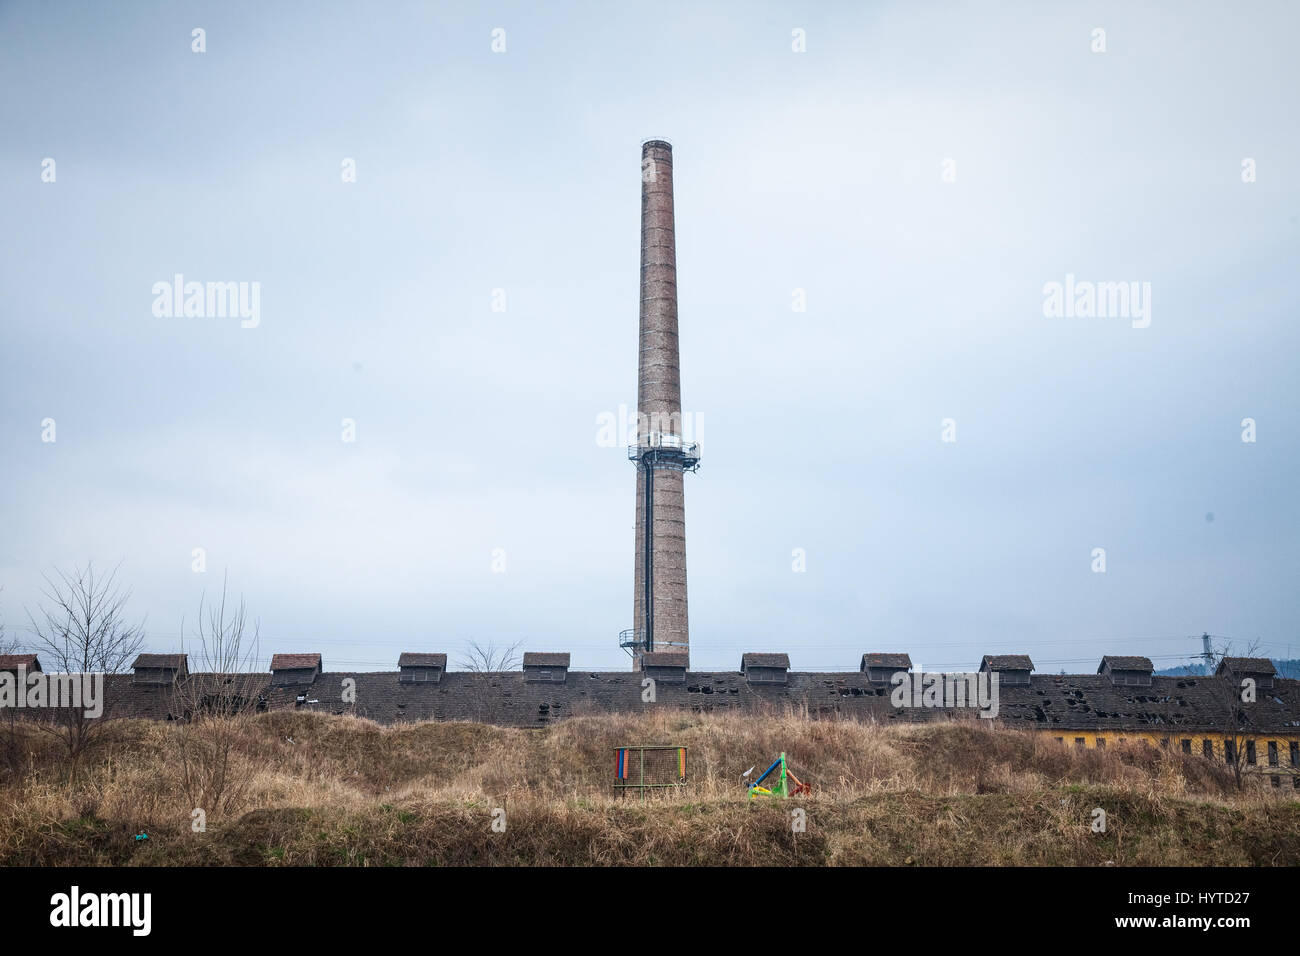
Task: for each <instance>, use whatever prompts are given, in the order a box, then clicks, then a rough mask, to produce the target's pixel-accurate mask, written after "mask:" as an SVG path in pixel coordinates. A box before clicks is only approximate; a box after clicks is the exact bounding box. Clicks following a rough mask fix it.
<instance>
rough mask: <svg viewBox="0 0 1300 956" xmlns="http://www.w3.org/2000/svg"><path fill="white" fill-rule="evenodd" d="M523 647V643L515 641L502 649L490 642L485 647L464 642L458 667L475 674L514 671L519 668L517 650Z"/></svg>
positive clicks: (475, 642) (471, 642) (475, 643)
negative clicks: (462, 653)
mask: <svg viewBox="0 0 1300 956" xmlns="http://www.w3.org/2000/svg"><path fill="white" fill-rule="evenodd" d="M523 646H524V642H523V641H515V642H514V643H513V644H509V645H506V646H504V647H497V646H496V644H494V643H493V642H492V641H488V642H487V644H486V645H484V644H480V643H478V642H477V641H466V642H465V652H464V655H463V656H462V657H461V659H460V666H461V667H462V668H463V669H465V670H467V671H470V672H472V673H475V674H490V673H492V672H494V671H509V670H514V669H515V668H516V667H518V666H519V660H520V654H519V649H520V648H521V647H523Z"/></svg>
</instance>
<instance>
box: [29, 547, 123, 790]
mask: <svg viewBox="0 0 1300 956" xmlns="http://www.w3.org/2000/svg"><path fill="white" fill-rule="evenodd" d="M119 567H120V565H119ZM44 578H45V585H46V586H45V588H44V589H43V590H42V591H41V594H42V595H43V597H44V598H45V600H44V601H43V602H41V603H40V604H39V605H38V607H37V613H36V614H33V613H32V612H31V611H28V612H27V619H28V621H29V622H30V623H29V630H30V631H31V633H32V644H31V650H32V651H34V652H35V653H37V654H38V655H39V656H40V658H41V664H42V667H43V668H44V670H45V671H46V672H48V673H59V674H117V673H120V672H122V671H124V670H126V669H127V667H129V666H130V663H131V661H132V659H133V658H134V657H135V655H136V654H137V653H139V651H140V648H141V646H142V645H143V644H144V634H145V632H144V622H143V621H141V622H140V623H139V624H128V623H127V620H126V612H125V609H126V602H127V600H128V599H129V598H130V596H131V592H130V591H129V590H125V589H123V588H121V587H120V586H119V585H118V584H117V568H114V569H113V570H112V571H110V572H108V573H107V574H103V573H100V572H97V571H96V570H95V566H94V563H93V562H89V561H88V562H86V566H85V567H84V568H78V567H73V569H72V570H71V571H55V573H54V576H53V577H51V576H50V575H48V574H47V575H44ZM51 715H52V717H53V720H51V721H48V722H47V721H42V722H41V723H40V724H39V726H41V727H42V728H43V729H47V730H50V731H52V732H53V733H55V734H56V735H57V736H58V737H59V738H60V739H61V740H62V742H63V745H64V746H65V747H66V748H67V753H68V760H69V763H70V765H71V776H72V778H73V779H75V778H76V775H77V767H78V764H79V763H80V761H81V757H82V755H83V754H84V753H85V752H86V749H87V748H88V747H90V746H91V745H92V744H93V743H94V742H95V740H96V739H97V738H98V737H99V733H100V731H101V730H102V728H103V726H104V725H105V723H106V722H107V721H108V719H109V710H108V703H107V701H105V703H104V709H103V713H102V714H101V715H100V716H99V717H98V718H92V717H89V716H87V715H86V711H85V710H84V709H82V708H80V707H58V708H52V709H51Z"/></svg>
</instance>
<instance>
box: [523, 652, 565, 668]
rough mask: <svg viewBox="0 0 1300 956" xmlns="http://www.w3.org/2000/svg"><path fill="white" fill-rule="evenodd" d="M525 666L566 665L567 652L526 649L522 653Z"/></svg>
mask: <svg viewBox="0 0 1300 956" xmlns="http://www.w3.org/2000/svg"><path fill="white" fill-rule="evenodd" d="M524 666H525V667H568V666H569V655H568V654H548V653H545V652H543V651H528V652H527V653H525V654H524Z"/></svg>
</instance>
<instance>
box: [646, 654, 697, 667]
mask: <svg viewBox="0 0 1300 956" xmlns="http://www.w3.org/2000/svg"><path fill="white" fill-rule="evenodd" d="M690 661H691V656H690V654H689V653H688V652H687V651H651V652H650V653H649V654H642V655H641V668H642V670H644V669H645V668H647V667H689V666H690Z"/></svg>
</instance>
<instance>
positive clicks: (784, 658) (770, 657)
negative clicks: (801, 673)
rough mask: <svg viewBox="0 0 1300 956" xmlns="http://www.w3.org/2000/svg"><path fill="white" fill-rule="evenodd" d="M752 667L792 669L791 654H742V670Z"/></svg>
mask: <svg viewBox="0 0 1300 956" xmlns="http://www.w3.org/2000/svg"><path fill="white" fill-rule="evenodd" d="M750 667H783V668H785V669H786V670H789V669H790V655H789V654H741V655H740V669H741V670H742V671H743V670H745V669H746V668H750Z"/></svg>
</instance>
